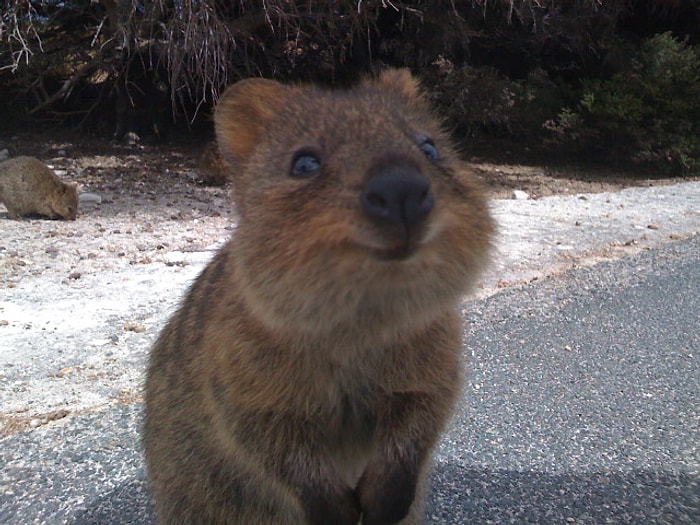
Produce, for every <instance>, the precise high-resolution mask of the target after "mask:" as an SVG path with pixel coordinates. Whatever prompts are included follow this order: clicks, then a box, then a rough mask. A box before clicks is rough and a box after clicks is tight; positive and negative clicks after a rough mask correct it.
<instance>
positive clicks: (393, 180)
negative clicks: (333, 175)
mask: <svg viewBox="0 0 700 525" xmlns="http://www.w3.org/2000/svg"><path fill="white" fill-rule="evenodd" d="M433 204H434V200H433V194H432V192H431V191H430V180H428V178H427V177H425V176H424V175H422V174H421V173H420V172H418V170H416V169H415V168H413V167H412V166H406V165H398V166H396V165H394V166H390V167H387V168H384V169H383V170H381V171H380V172H379V173H378V174H377V175H375V176H374V177H372V178H370V179H369V180H368V181H367V182H366V183H365V186H364V188H363V192H362V207H363V208H364V210H365V212H366V213H368V214H369V215H371V216H372V217H375V218H378V219H382V220H384V221H387V222H389V223H391V224H393V225H395V226H399V227H401V228H403V229H405V230H406V231H408V230H410V229H411V228H412V227H415V226H416V225H417V224H419V223H420V222H421V221H422V220H423V219H425V217H427V215H428V214H429V213H430V211H431V210H432V209H433Z"/></svg>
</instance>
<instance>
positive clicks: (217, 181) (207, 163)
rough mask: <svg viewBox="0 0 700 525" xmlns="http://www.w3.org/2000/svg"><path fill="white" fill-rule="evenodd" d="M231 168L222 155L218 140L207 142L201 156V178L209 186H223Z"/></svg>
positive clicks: (199, 168) (199, 169)
mask: <svg viewBox="0 0 700 525" xmlns="http://www.w3.org/2000/svg"><path fill="white" fill-rule="evenodd" d="M230 169H231V168H230V166H228V165H227V164H226V161H225V160H224V159H223V158H222V157H221V152H220V151H219V146H218V145H217V144H216V142H211V143H209V144H207V146H206V147H205V148H204V151H203V152H202V155H201V156H200V157H199V167H198V171H199V175H200V180H201V181H202V182H203V183H204V184H206V185H207V186H223V185H225V184H226V180H227V178H228V173H229V171H230Z"/></svg>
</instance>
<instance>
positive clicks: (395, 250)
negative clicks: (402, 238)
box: [372, 243, 420, 261]
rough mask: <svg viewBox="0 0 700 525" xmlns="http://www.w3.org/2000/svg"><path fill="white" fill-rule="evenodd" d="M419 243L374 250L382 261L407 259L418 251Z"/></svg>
mask: <svg viewBox="0 0 700 525" xmlns="http://www.w3.org/2000/svg"><path fill="white" fill-rule="evenodd" d="M419 247H420V246H419V245H418V243H406V244H400V245H397V246H394V247H392V248H381V249H380V248H376V249H374V250H372V253H373V254H374V256H375V257H376V258H377V259H379V260H380V261H405V260H406V259H409V258H410V257H411V256H412V255H413V254H415V253H416V252H417V251H418V248H419Z"/></svg>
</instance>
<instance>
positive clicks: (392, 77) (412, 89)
mask: <svg viewBox="0 0 700 525" xmlns="http://www.w3.org/2000/svg"><path fill="white" fill-rule="evenodd" d="M372 82H373V83H374V85H376V86H377V87H379V88H381V89H384V90H387V91H389V92H391V93H396V94H398V95H401V96H403V97H404V98H405V99H406V100H407V101H408V102H409V103H411V102H422V101H423V92H422V90H421V87H420V82H419V81H418V79H417V78H416V77H414V76H413V75H412V74H411V71H410V70H408V69H405V68H404V69H386V70H384V71H382V72H381V73H380V74H379V76H378V77H377V78H376V79H374V80H372Z"/></svg>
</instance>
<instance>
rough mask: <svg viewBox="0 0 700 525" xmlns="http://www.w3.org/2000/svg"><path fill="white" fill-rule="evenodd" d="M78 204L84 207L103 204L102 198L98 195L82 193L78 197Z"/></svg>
mask: <svg viewBox="0 0 700 525" xmlns="http://www.w3.org/2000/svg"><path fill="white" fill-rule="evenodd" d="M78 203H79V204H80V205H81V206H82V205H83V204H102V197H100V196H99V195H98V194H97V193H88V192H85V193H81V194H79V195H78Z"/></svg>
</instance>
